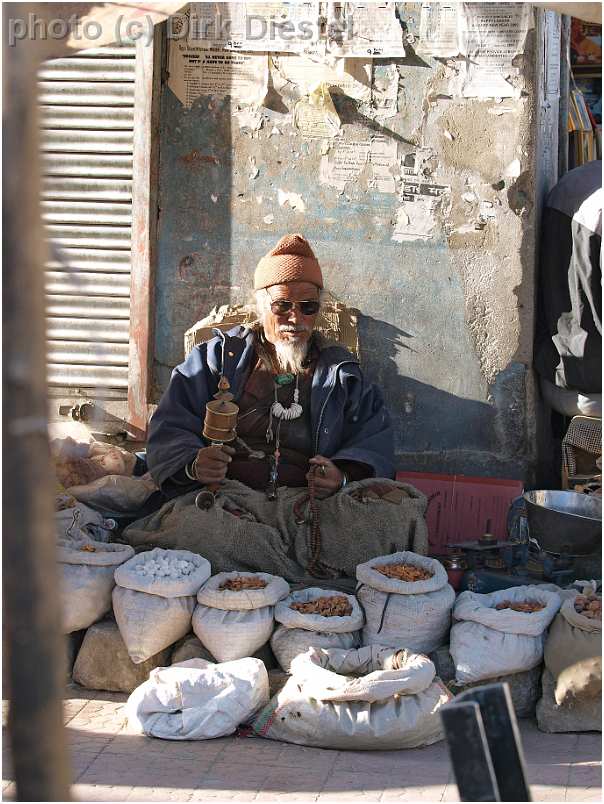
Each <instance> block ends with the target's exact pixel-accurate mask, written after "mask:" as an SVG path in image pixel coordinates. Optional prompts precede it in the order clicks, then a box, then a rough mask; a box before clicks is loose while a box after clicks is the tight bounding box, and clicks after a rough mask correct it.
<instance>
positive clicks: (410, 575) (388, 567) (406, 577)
mask: <svg viewBox="0 0 604 804" xmlns="http://www.w3.org/2000/svg"><path fill="white" fill-rule="evenodd" d="M373 569H374V570H377V571H378V572H381V573H382V575H385V576H386V577H387V578H395V579H396V580H397V581H407V582H411V583H413V582H414V581H427V580H428V578H431V577H432V576H433V575H434V573H433V572H430V571H429V570H425V569H422V568H421V567H416V566H414V565H413V564H374V565H373Z"/></svg>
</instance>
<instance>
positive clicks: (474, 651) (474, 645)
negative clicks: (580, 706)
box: [450, 586, 561, 685]
mask: <svg viewBox="0 0 604 804" xmlns="http://www.w3.org/2000/svg"><path fill="white" fill-rule="evenodd" d="M560 602H561V601H560V597H559V595H557V594H556V593H555V592H550V591H547V590H546V589H542V588H541V587H540V586H514V587H512V588H511V589H499V590H497V591H496V592H491V593H490V594H487V595H480V594H478V593H476V592H462V593H461V595H460V596H459V597H458V598H457V602H456V603H455V608H454V609H453V618H454V620H455V622H454V625H453V627H452V628H451V647H450V653H451V656H452V657H453V662H454V663H455V681H456V683H457V684H461V685H463V684H469V683H471V682H473V681H481V680H482V679H486V678H494V677H495V676H502V675H508V674H510V673H520V672H521V671H523V670H530V669H531V668H533V667H536V666H537V665H538V664H540V663H541V660H542V658H543V643H544V636H545V630H546V629H547V627H548V625H549V624H550V623H551V621H552V620H553V619H554V617H555V616H556V613H557V611H558V609H559V608H560ZM527 603H530V604H532V605H533V606H534V607H535V608H536V607H537V606H539V608H538V609H537V610H534V611H526V610H525V611H522V610H514V609H513V608H511V606H513V605H515V606H516V607H520V608H521V607H523V606H525V605H526V604H527ZM497 606H500V607H503V606H505V608H499V609H498V608H497Z"/></svg>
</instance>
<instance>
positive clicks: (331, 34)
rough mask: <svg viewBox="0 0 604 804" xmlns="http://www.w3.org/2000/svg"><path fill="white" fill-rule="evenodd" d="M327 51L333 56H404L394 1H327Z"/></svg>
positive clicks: (401, 31)
mask: <svg viewBox="0 0 604 804" xmlns="http://www.w3.org/2000/svg"><path fill="white" fill-rule="evenodd" d="M327 51H328V53H331V54H332V55H334V56H365V57H368V56H369V57H379V58H388V57H391V58H402V57H404V55H405V46H404V43H403V29H402V27H401V24H400V22H399V20H398V18H397V16H396V3H393V2H377V3H375V2H374V3H371V2H369V3H327Z"/></svg>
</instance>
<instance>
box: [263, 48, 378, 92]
mask: <svg viewBox="0 0 604 804" xmlns="http://www.w3.org/2000/svg"><path fill="white" fill-rule="evenodd" d="M272 62H273V77H275V73H276V74H277V75H278V77H279V78H280V79H281V81H282V82H284V83H288V82H289V83H291V84H295V85H296V86H298V87H299V89H300V92H301V93H302V94H308V93H309V92H310V90H311V89H312V87H314V86H316V85H317V84H319V83H321V82H324V83H326V84H327V86H328V87H329V88H330V89H331V90H333V89H338V90H339V91H340V92H341V93H342V94H343V95H348V97H350V98H354V99H355V100H359V101H368V100H370V99H371V61H368V60H361V59H338V60H337V61H336V63H335V65H330V64H325V63H323V62H319V61H313V60H312V59H311V58H309V57H308V56H296V55H290V54H284V55H280V56H278V57H277V56H276V57H273V59H272ZM275 85H276V87H277V89H280V88H282V87H283V83H281V84H279V83H278V82H277V81H275Z"/></svg>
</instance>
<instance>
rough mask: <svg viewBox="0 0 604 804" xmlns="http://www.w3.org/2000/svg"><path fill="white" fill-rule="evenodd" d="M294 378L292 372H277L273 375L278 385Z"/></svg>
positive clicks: (290, 381)
mask: <svg viewBox="0 0 604 804" xmlns="http://www.w3.org/2000/svg"><path fill="white" fill-rule="evenodd" d="M294 379H295V375H294V374H277V376H276V377H275V383H276V384H277V385H279V386H281V385H289V384H290V383H292V382H293V381H294Z"/></svg>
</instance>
